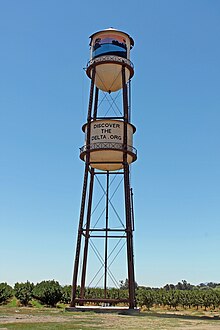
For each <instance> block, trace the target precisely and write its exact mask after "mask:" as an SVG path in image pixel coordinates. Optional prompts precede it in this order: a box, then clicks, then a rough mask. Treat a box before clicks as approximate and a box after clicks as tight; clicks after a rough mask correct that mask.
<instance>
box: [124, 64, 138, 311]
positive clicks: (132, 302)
mask: <svg viewBox="0 0 220 330" xmlns="http://www.w3.org/2000/svg"><path fill="white" fill-rule="evenodd" d="M122 85H123V110H124V139H123V144H124V155H123V167H124V195H125V216H126V240H127V263H128V291H129V308H131V309H133V308H134V307H135V279H134V253H133V233H132V217H131V194H130V178H129V164H128V161H127V155H128V154H127V140H128V131H127V127H128V126H127V123H128V116H129V114H128V92H127V84H126V80H125V67H124V66H123V67H122Z"/></svg>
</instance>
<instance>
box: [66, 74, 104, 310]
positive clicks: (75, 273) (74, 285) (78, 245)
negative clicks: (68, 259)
mask: <svg viewBox="0 0 220 330" xmlns="http://www.w3.org/2000/svg"><path fill="white" fill-rule="evenodd" d="M94 81H95V69H94V70H93V72H92V79H91V87H90V96H89V107H88V117H87V121H88V125H87V137H86V145H87V147H88V150H87V153H86V162H85V172H84V182H83V191H82V200H81V209H80V218H79V227H78V236H77V243H76V255H75V263H74V271H73V282H72V299H71V303H70V306H71V307H75V305H76V302H75V299H76V290H77V279H78V272H79V258H80V250H81V241H82V234H83V230H82V229H83V220H84V213H85V202H86V193H87V182H88V173H89V161H90V152H89V145H90V130H91V116H92V106H93V94H94V85H95V84H94ZM97 93H98V92H96V94H97ZM90 186H91V185H90ZM87 214H88V213H87Z"/></svg>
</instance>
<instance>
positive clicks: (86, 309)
mask: <svg viewBox="0 0 220 330" xmlns="http://www.w3.org/2000/svg"><path fill="white" fill-rule="evenodd" d="M65 310H66V311H67V312H94V313H115V314H119V315H137V314H139V313H140V308H134V309H130V308H128V307H118V306H114V307H113V306H111V307H109V306H108V307H106V306H104V307H102V306H76V307H66V308H65Z"/></svg>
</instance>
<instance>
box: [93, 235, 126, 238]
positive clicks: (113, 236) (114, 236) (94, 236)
mask: <svg viewBox="0 0 220 330" xmlns="http://www.w3.org/2000/svg"><path fill="white" fill-rule="evenodd" d="M89 237H90V238H106V236H105V235H104V236H101V235H97V236H96V235H89ZM107 238H126V236H116V235H111V236H109V235H108V236H107Z"/></svg>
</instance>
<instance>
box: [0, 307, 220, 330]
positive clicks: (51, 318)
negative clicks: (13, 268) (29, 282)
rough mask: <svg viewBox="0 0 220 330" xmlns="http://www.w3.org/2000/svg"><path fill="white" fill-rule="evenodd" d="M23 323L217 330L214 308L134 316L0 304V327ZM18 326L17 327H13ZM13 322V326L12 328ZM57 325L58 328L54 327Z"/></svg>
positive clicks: (219, 325) (6, 329)
mask: <svg viewBox="0 0 220 330" xmlns="http://www.w3.org/2000/svg"><path fill="white" fill-rule="evenodd" d="M22 324H24V325H26V327H24V328H25V329H28V328H27V326H28V324H30V325H31V324H39V327H38V326H37V325H36V329H38V328H39V329H41V327H40V324H51V326H49V328H48V329H54V328H53V324H57V325H58V324H59V325H60V327H59V329H148V330H170V329H178V330H220V318H219V313H217V312H206V314H205V313H201V312H200V313H198V312H196V311H194V312H192V311H171V312H170V311H166V310H163V311H156V310H153V311H149V312H141V313H140V315H137V316H127V315H117V314H96V313H92V312H90V313H89V312H84V313H82V312H65V311H64V310H61V309H49V308H40V309H35V308H2V307H0V330H3V329H4V330H10V329H18V328H19V329H22V326H21V325H22ZM16 325H17V326H19V327H16ZM12 326H13V328H12ZM56 329H57V328H56Z"/></svg>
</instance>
